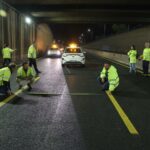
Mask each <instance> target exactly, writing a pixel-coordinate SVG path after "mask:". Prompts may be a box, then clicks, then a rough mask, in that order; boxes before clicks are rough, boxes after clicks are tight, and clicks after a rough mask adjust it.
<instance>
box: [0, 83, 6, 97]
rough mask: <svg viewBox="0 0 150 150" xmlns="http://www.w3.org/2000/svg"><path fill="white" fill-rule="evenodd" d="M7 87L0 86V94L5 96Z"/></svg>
mask: <svg viewBox="0 0 150 150" xmlns="http://www.w3.org/2000/svg"><path fill="white" fill-rule="evenodd" d="M7 90H8V89H7V87H6V86H4V85H2V86H0V94H4V95H6V94H7Z"/></svg>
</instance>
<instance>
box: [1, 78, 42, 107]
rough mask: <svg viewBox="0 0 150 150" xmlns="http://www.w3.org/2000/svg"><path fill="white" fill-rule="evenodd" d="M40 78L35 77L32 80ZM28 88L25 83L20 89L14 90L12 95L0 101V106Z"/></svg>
mask: <svg viewBox="0 0 150 150" xmlns="http://www.w3.org/2000/svg"><path fill="white" fill-rule="evenodd" d="M39 79H40V77H36V78H35V80H34V82H36V81H38V80H39ZM27 88H28V86H27V85H25V86H24V87H22V89H20V90H18V91H16V92H15V93H14V94H13V95H11V96H9V97H7V98H5V99H4V100H3V101H1V102H0V107H2V106H4V105H5V104H6V103H8V102H9V101H11V100H12V99H13V98H15V97H16V96H17V95H19V94H20V93H22V92H23V91H24V90H26V89H27Z"/></svg>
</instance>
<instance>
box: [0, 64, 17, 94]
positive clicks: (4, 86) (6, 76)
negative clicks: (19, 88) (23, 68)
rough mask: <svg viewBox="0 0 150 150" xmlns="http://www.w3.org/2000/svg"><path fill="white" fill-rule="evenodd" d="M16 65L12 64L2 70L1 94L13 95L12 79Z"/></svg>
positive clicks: (0, 71) (0, 74)
mask: <svg viewBox="0 0 150 150" xmlns="http://www.w3.org/2000/svg"><path fill="white" fill-rule="evenodd" d="M15 67H16V65H15V64H14V63H10V64H9V65H8V67H4V68H2V69H0V93H1V94H4V95H11V94H12V92H11V87H10V77H11V75H12V72H13V71H14V69H15Z"/></svg>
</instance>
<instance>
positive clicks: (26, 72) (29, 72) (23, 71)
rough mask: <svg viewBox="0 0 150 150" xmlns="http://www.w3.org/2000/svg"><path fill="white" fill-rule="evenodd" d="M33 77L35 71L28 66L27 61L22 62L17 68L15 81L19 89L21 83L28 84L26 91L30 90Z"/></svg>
mask: <svg viewBox="0 0 150 150" xmlns="http://www.w3.org/2000/svg"><path fill="white" fill-rule="evenodd" d="M34 78H35V73H34V71H33V69H32V67H30V66H29V64H28V62H24V63H23V64H22V66H21V67H20V68H18V70H17V79H16V80H17V83H18V84H19V89H21V88H22V86H23V83H26V84H27V85H28V91H31V89H32V87H31V84H32V83H33V81H34Z"/></svg>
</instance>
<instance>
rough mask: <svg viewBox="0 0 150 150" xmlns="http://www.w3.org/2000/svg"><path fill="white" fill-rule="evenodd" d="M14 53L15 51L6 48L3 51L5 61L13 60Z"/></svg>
mask: <svg viewBox="0 0 150 150" xmlns="http://www.w3.org/2000/svg"><path fill="white" fill-rule="evenodd" d="M12 52H14V50H12V49H10V48H9V47H5V48H3V49H2V54H3V59H5V58H9V59H10V58H11V54H12Z"/></svg>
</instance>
